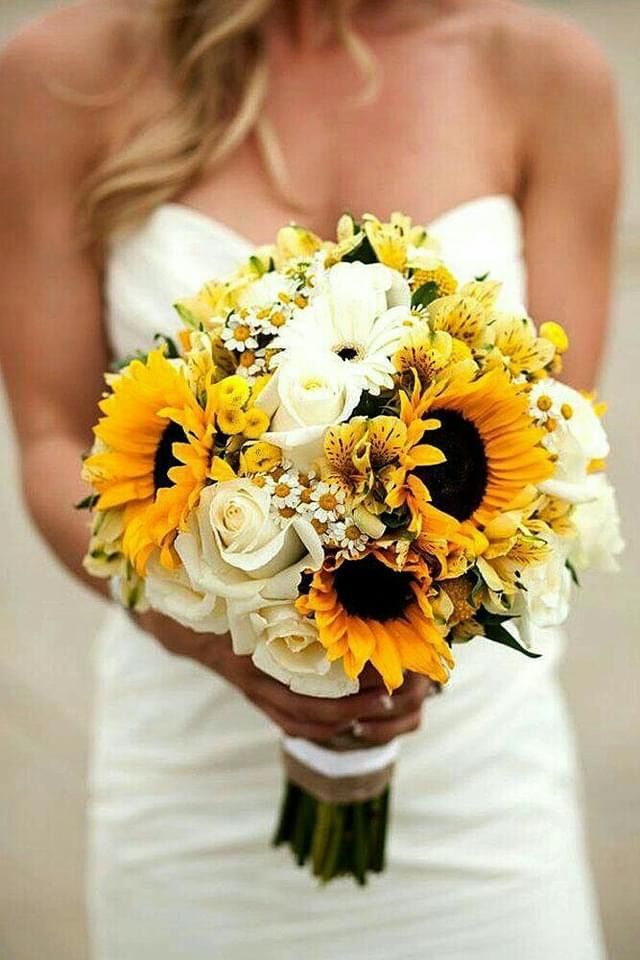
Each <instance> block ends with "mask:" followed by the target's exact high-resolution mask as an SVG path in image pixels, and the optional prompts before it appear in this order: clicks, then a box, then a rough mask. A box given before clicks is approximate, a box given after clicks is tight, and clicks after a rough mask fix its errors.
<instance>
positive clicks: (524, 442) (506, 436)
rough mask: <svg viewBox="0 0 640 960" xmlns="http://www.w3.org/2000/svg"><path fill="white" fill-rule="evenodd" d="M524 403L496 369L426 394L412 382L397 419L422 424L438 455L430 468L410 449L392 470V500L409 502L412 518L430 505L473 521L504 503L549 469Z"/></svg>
mask: <svg viewBox="0 0 640 960" xmlns="http://www.w3.org/2000/svg"><path fill="white" fill-rule="evenodd" d="M528 404H529V401H528V397H527V395H526V393H525V392H524V391H523V390H522V389H521V388H519V387H517V386H516V385H514V384H513V383H511V381H510V380H509V378H508V376H507V374H506V373H505V372H504V371H502V370H499V369H494V370H491V371H489V372H488V373H485V374H484V375H482V376H480V377H478V378H477V379H473V376H472V374H471V372H470V371H469V370H464V371H462V372H461V373H460V375H458V376H455V377H453V378H444V379H442V380H440V381H437V382H436V383H434V384H433V385H432V386H431V387H429V388H428V389H427V390H425V391H424V392H421V390H420V387H419V386H418V385H416V386H415V388H414V390H413V392H412V396H411V398H409V397H408V395H407V394H404V393H403V394H402V395H401V410H400V416H401V418H402V420H403V421H404V423H406V424H407V427H408V428H409V430H416V425H418V431H417V433H418V435H420V430H421V428H422V426H423V425H425V424H426V426H427V429H428V430H429V446H430V447H431V448H433V447H435V448H436V449H438V450H440V451H441V453H442V455H443V456H442V458H441V460H440V462H433V460H432V463H431V465H428V466H427V465H423V464H422V463H420V462H419V460H418V459H417V458H416V455H415V448H413V449H410V450H408V451H407V452H406V453H405V455H404V457H403V458H402V459H401V464H400V467H399V468H398V469H397V470H396V471H395V472H394V475H393V478H392V483H391V485H390V490H389V494H388V498H387V502H388V503H389V505H390V506H391V507H398V506H400V505H402V504H403V503H407V504H408V506H409V508H410V509H411V511H412V513H413V514H414V516H415V515H416V514H418V515H419V514H421V513H422V514H424V512H425V510H426V509H427V507H428V505H430V506H431V507H435V508H437V509H438V510H440V511H442V512H444V513H446V514H448V515H449V516H451V517H454V518H455V519H456V520H458V521H460V522H463V523H464V522H466V521H471V522H472V523H473V524H474V525H476V526H482V525H484V524H486V523H488V522H489V520H491V518H492V517H494V516H495V515H496V514H497V513H499V512H501V511H503V510H506V509H508V507H509V505H510V504H511V503H512V502H513V500H514V499H515V498H516V497H517V496H518V495H519V494H521V492H522V490H523V489H524V488H525V487H527V486H528V485H533V486H536V485H537V484H539V483H541V482H542V481H543V480H545V479H547V478H548V477H549V476H550V475H551V474H552V472H553V465H552V463H551V460H550V457H549V454H548V452H547V451H546V450H545V449H544V447H542V445H541V442H540V441H541V439H542V437H543V436H544V431H543V430H541V429H539V428H538V427H536V426H535V425H534V423H533V420H532V418H531V416H530V414H529V412H528ZM417 449H418V450H419V449H420V447H418V448H417ZM417 526H418V529H419V528H420V526H421V524H420V523H419V521H418V522H417Z"/></svg>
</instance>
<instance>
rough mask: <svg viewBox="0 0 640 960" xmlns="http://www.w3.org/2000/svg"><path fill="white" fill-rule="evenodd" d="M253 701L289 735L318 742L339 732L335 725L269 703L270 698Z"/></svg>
mask: <svg viewBox="0 0 640 960" xmlns="http://www.w3.org/2000/svg"><path fill="white" fill-rule="evenodd" d="M252 703H253V704H254V705H255V706H256V707H258V709H259V710H262V712H263V713H264V714H266V715H267V716H268V717H269V719H270V720H273V722H274V723H275V724H277V726H278V727H280V729H281V730H282V731H283V733H285V734H286V735H287V736H288V737H302V738H303V739H304V740H313V741H315V742H316V743H327V742H328V741H329V740H331V739H332V737H334V736H335V735H336V733H337V732H338V728H337V727H336V726H335V725H333V726H331V725H327V724H324V723H313V722H310V721H308V720H305V719H301V718H299V717H293V716H291V714H288V713H285V711H284V710H280V709H278V708H277V707H275V706H274V705H273V704H272V703H269V701H268V700H261V699H260V698H258V699H256V700H252Z"/></svg>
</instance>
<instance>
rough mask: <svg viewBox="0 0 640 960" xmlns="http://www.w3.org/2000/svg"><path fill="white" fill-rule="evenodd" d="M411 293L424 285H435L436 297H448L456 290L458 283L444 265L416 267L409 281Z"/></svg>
mask: <svg viewBox="0 0 640 960" xmlns="http://www.w3.org/2000/svg"><path fill="white" fill-rule="evenodd" d="M409 283H410V286H411V289H412V291H415V290H418V289H419V288H420V287H423V286H424V285H425V283H435V285H436V287H437V289H438V297H449V296H451V295H452V294H454V293H455V292H456V290H457V289H458V281H457V280H456V278H455V277H454V275H453V274H452V273H451V271H450V270H448V269H447V267H445V266H444V264H438V265H437V266H435V267H432V268H428V269H427V268H425V267H418V268H417V269H415V270H414V271H413V274H412V276H411V279H410V281H409Z"/></svg>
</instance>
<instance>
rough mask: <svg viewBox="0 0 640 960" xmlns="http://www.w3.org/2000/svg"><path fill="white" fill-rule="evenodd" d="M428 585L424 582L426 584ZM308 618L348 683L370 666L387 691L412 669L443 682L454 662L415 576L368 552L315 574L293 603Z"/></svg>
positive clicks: (400, 683)
mask: <svg viewBox="0 0 640 960" xmlns="http://www.w3.org/2000/svg"><path fill="white" fill-rule="evenodd" d="M427 586H428V583H427ZM296 606H297V608H298V610H299V611H300V612H301V613H302V614H305V615H313V617H314V620H315V624H316V626H317V628H318V634H319V637H320V641H321V643H322V644H323V646H324V647H325V649H326V651H327V656H328V658H329V660H331V661H335V660H340V659H342V662H343V665H344V669H345V672H346V673H347V675H348V676H349V677H351V678H352V679H356V678H357V677H359V676H360V674H361V672H362V670H363V669H364V667H365V665H366V664H367V663H369V662H370V663H371V664H372V665H373V666H374V667H375V669H376V670H377V671H378V673H379V674H380V675H381V676H382V678H383V680H384V682H385V685H386V687H387V690H388V691H389V693H391V692H392V691H393V690H396V689H397V688H398V687H400V686H401V685H402V682H403V679H404V678H403V671H404V670H412V671H414V672H416V673H421V674H423V675H424V676H427V677H430V678H431V679H432V680H434V681H437V682H438V683H446V681H447V680H448V678H449V670H450V669H451V668H452V667H453V664H454V660H453V656H452V654H451V650H450V649H449V646H448V644H447V643H446V641H445V640H444V639H443V637H442V635H441V633H440V632H439V630H438V629H437V627H436V625H435V623H434V621H433V617H432V613H431V608H430V605H429V602H428V599H427V597H426V595H425V584H424V582H423V581H422V580H421V578H420V574H419V573H415V572H412V571H409V570H404V571H397V570H394V569H393V568H392V567H391V566H389V565H387V564H386V563H385V562H383V560H381V559H380V558H378V557H376V556H373V555H372V554H368V555H367V556H366V557H364V558H363V559H361V560H353V561H345V562H344V563H342V564H340V565H339V566H338V567H337V569H335V570H332V571H329V570H321V571H320V572H319V573H316V574H315V576H314V578H313V581H312V584H311V588H310V590H309V593H308V594H307V595H305V596H302V597H300V598H299V599H298V601H297V602H296Z"/></svg>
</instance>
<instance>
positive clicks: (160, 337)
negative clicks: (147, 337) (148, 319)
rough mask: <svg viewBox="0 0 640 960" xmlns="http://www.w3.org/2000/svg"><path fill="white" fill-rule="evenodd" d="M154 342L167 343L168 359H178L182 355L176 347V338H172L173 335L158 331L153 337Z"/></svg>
mask: <svg viewBox="0 0 640 960" xmlns="http://www.w3.org/2000/svg"><path fill="white" fill-rule="evenodd" d="M153 340H154V343H164V344H166V347H167V350H166V357H167V359H168V360H178V359H179V357H180V351H179V350H178V348H177V347H176V344H175V340H172V339H171V337H167V336H165V335H164V333H156V335H155V337H154V338H153Z"/></svg>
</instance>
